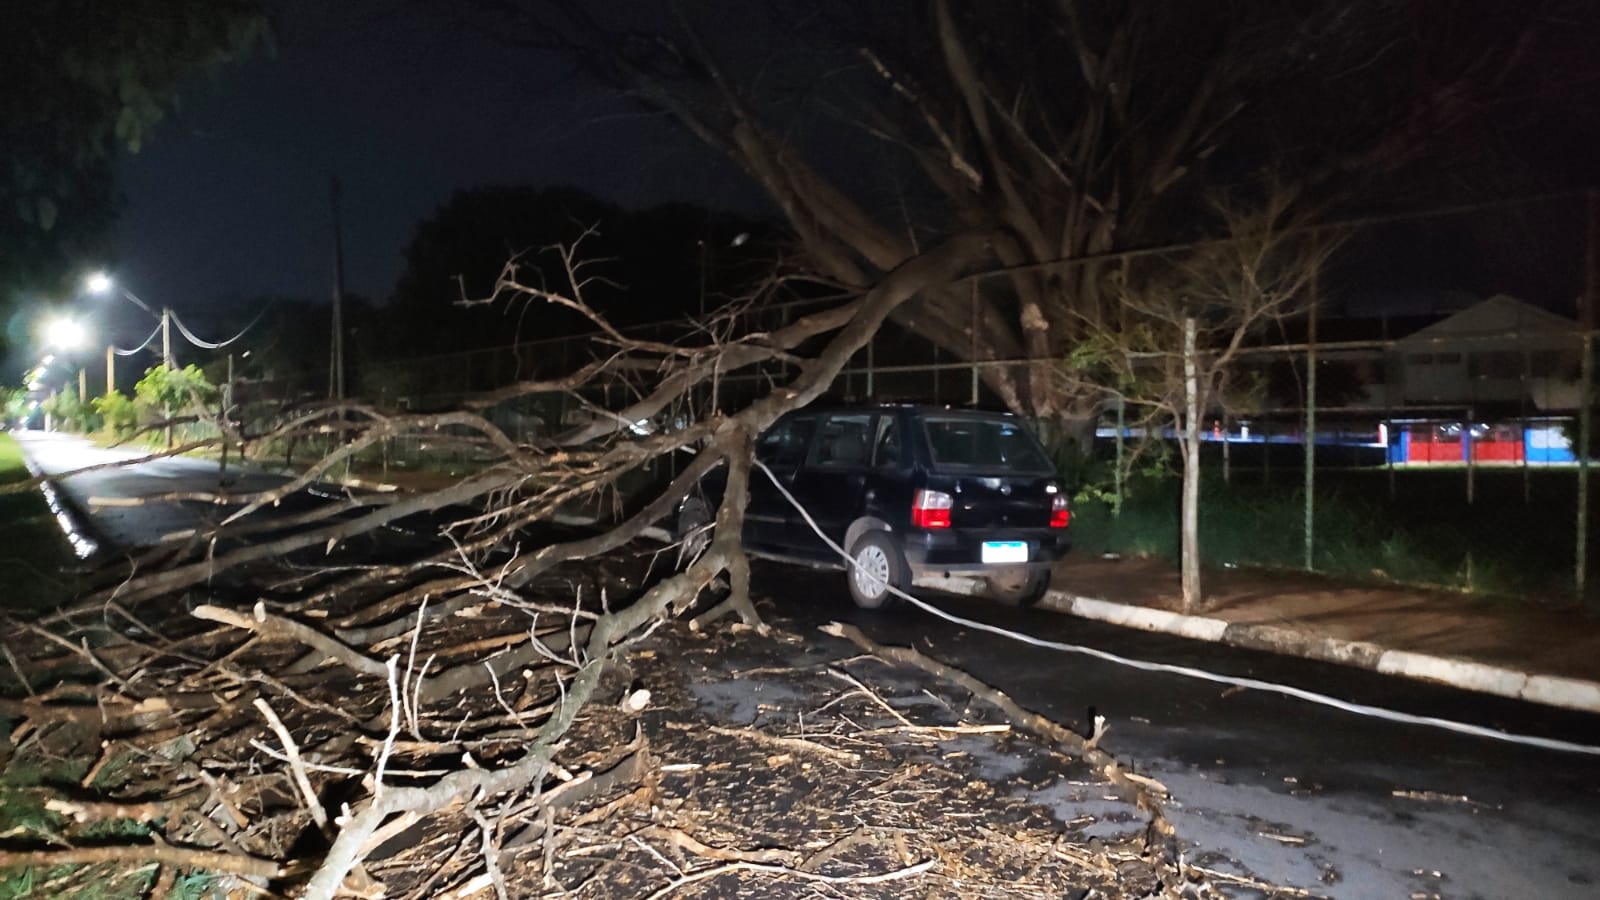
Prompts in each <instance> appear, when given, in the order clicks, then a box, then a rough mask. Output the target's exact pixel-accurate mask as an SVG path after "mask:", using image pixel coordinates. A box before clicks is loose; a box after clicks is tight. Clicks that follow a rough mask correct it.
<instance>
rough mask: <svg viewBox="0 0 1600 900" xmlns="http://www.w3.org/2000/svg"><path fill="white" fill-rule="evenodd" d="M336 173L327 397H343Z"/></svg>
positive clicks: (333, 179)
mask: <svg viewBox="0 0 1600 900" xmlns="http://www.w3.org/2000/svg"><path fill="white" fill-rule="evenodd" d="M339 194H340V187H339V176H337V175H334V176H330V177H329V179H328V204H329V206H330V207H331V208H332V210H333V341H332V343H331V344H330V347H329V353H328V396H329V397H330V398H332V399H334V400H343V399H344V228H343V226H342V224H341V221H340V218H339Z"/></svg>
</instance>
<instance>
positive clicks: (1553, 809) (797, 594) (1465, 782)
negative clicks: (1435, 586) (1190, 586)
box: [754, 565, 1600, 898]
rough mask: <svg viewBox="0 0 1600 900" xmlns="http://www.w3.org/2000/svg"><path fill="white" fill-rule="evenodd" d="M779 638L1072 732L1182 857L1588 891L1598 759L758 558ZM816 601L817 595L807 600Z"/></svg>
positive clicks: (1406, 684)
mask: <svg viewBox="0 0 1600 900" xmlns="http://www.w3.org/2000/svg"><path fill="white" fill-rule="evenodd" d="M755 577H756V583H755V588H754V589H755V591H756V592H757V594H758V596H762V595H764V596H770V597H771V598H772V600H773V602H774V603H775V604H776V607H777V610H778V613H779V616H780V617H781V618H783V619H791V618H792V619H793V623H792V627H795V628H796V629H798V630H801V631H814V630H815V627H816V626H818V625H821V624H823V623H825V622H827V621H829V620H832V619H842V620H845V621H849V622H852V623H854V624H856V625H858V626H859V627H861V628H862V629H863V630H864V631H866V632H867V633H868V634H869V635H870V636H872V637H873V638H874V639H875V640H878V641H880V642H883V643H890V644H908V645H914V646H916V647H917V648H918V649H919V650H921V651H923V652H924V653H927V654H929V655H931V656H934V657H936V658H939V659H941V660H943V661H945V662H948V663H950V664H953V665H956V666H958V667H961V668H964V669H966V670H967V671H969V672H971V673H972V674H973V675H976V676H977V677H979V678H981V679H984V680H985V681H987V682H989V683H990V684H993V685H995V686H996V687H999V688H1000V689H1002V690H1003V691H1005V692H1006V693H1008V694H1010V695H1011V697H1012V698H1013V699H1014V700H1016V701H1017V702H1019V703H1020V704H1022V705H1023V706H1025V707H1027V708H1030V709H1033V710H1035V711H1037V712H1040V713H1043V714H1045V715H1047V716H1050V717H1051V718H1054V719H1056V720H1057V721H1059V722H1062V723H1063V724H1067V725H1069V726H1071V727H1074V728H1076V729H1079V730H1086V728H1085V723H1087V722H1088V721H1090V720H1091V719H1092V717H1093V715H1094V714H1096V713H1097V714H1099V715H1103V716H1105V717H1106V719H1107V722H1108V724H1109V727H1110V730H1109V732H1108V734H1107V735H1106V737H1105V738H1104V739H1103V740H1102V741H1101V746H1102V747H1104V748H1106V749H1107V750H1109V751H1110V752H1112V753H1114V754H1115V755H1116V756H1117V757H1118V758H1120V759H1122V760H1124V761H1126V762H1128V763H1130V764H1132V765H1133V766H1134V767H1135V768H1136V770H1137V771H1139V772H1141V773H1143V774H1145V775H1148V776H1150V777H1153V778H1155V779H1156V780H1158V781H1160V782H1162V783H1163V784H1165V785H1166V786H1167V787H1168V788H1169V789H1170V790H1171V791H1172V797H1173V799H1172V801H1171V803H1170V804H1169V806H1168V808H1167V812H1168V815H1169V816H1170V817H1171V819H1172V821H1173V823H1174V824H1175V825H1176V826H1177V829H1178V834H1179V836H1180V837H1182V838H1183V839H1184V840H1185V841H1189V842H1192V843H1193V844H1194V845H1195V846H1194V849H1193V850H1192V853H1193V856H1192V861H1194V862H1198V863H1200V864H1202V865H1206V866H1209V867H1213V868H1230V865H1229V864H1228V862H1227V861H1228V860H1233V861H1237V862H1238V863H1239V864H1241V865H1242V866H1243V867H1244V869H1245V870H1247V871H1248V872H1249V873H1251V874H1253V875H1254V876H1255V877H1257V878H1260V879H1262V880H1265V881H1268V882H1273V883H1277V884H1283V885H1293V886H1295V887H1299V888H1303V889H1306V890H1308V891H1310V892H1311V893H1313V894H1317V895H1326V896H1335V897H1412V896H1416V897H1434V896H1438V897H1458V898H1472V897H1482V898H1496V897H1546V898H1558V897H1573V898H1577V897H1592V896H1594V895H1595V892H1596V890H1597V887H1596V886H1597V885H1600V851H1597V849H1596V847H1597V845H1596V842H1595V837H1594V836H1595V835H1596V834H1597V833H1600V784H1597V778H1600V757H1596V756H1588V755H1579V754H1570V753H1556V752H1550V751H1544V750H1539V749H1534V748H1529V747H1522V746H1518V745H1516V744H1512V743H1504V742H1498V741H1491V740H1485V739H1481V738H1473V737H1469V736H1464V735H1457V734H1453V733H1450V732H1446V731H1442V730H1438V729H1433V728H1424V727H1417V726H1410V725H1400V724H1396V723H1392V722H1386V721H1382V720H1378V719H1374V718H1368V717H1363V716H1358V715H1353V714H1350V713H1346V712H1341V711H1339V710H1335V709H1330V708H1326V707H1322V706H1318V705H1314V704H1310V703H1306V702H1303V701H1299V700H1293V699H1289V698H1286V697H1283V696H1280V695H1275V694H1268V693H1263V692H1258V691H1248V690H1239V689H1237V688H1229V687H1226V686H1223V685H1217V684H1212V683H1207V682H1203V681H1197V680H1194V679H1189V678H1183V677H1178V676H1174V675H1167V674H1158V673H1149V672H1142V671H1138V670H1135V669H1132V668H1128V667H1125V666H1120V665H1117V664H1114V663H1109V662H1104V661H1101V660H1097V659H1093V658H1090V657H1086V656H1082V655H1077V654H1068V653H1062V652H1058V651H1052V650H1047V649H1041V648H1037V647H1031V646H1028V645H1025V644H1021V643H1018V642H1015V641H1012V640H1008V639H1006V638H1003V637H1000V636H997V635H993V634H987V633H984V632H980V631H975V630H972V629H968V628H962V627H959V626H956V625H953V624H951V623H948V622H945V621H942V620H940V619H938V618H936V617H934V616H932V615H930V614H927V613H924V612H921V611H919V610H915V609H906V608H901V609H897V610H892V611H889V612H877V613H873V612H867V611H863V610H857V609H855V608H854V607H853V606H852V605H851V604H850V603H849V599H848V596H847V595H846V593H845V590H844V586H843V577H842V576H841V575H837V574H830V573H811V572H802V571H800V570H795V569H789V568H784V567H779V566H776V565H767V566H757V569H756V576H755ZM819 598H827V599H826V601H825V602H819ZM936 605H938V606H940V607H941V608H945V609H948V610H949V611H951V612H953V613H955V614H957V615H960V616H963V617H966V618H972V619H977V620H980V621H983V622H986V623H990V624H995V625H999V626H1001V627H1004V628H1007V629H1010V630H1015V631H1020V632H1025V633H1028V634H1031V635H1034V636H1037V637H1042V638H1046V639H1051V640H1056V641H1062V642H1066V643H1077V644H1082V645H1085V646H1089V647H1093V648H1096V649H1099V650H1104V651H1108V652H1111V653H1115V654H1118V655H1121V656H1126V657H1130V658H1134V659H1140V660H1146V661H1153V662H1164V663H1170V664H1176V665H1184V666H1192V667H1196V668H1201V669H1205V670H1207V671H1211V672H1217V673H1224V674H1232V675H1242V676H1249V677H1254V678H1259V679H1263V680H1267V681H1273V682H1276V683H1282V684H1288V685H1292V686H1296V687H1300V688H1304V689H1308V690H1313V691H1317V692H1321V693H1326V694H1331V695H1333V696H1336V697H1338V698H1341V699H1346V700H1351V701H1356V702H1360V703H1365V704H1370V705H1374V706H1381V707H1385V708H1389V709H1394V710H1399V711H1404V712H1410V713H1415V714H1423V715H1431V716H1437V717H1441V718H1446V719H1451V720H1454V721H1460V722H1467V723H1474V724H1479V725H1485V726H1489V727H1493V728H1496V729H1500V730H1504V731H1508V732H1512V733H1520V734H1532V735H1542V736H1547V737H1556V738H1562V739H1566V740H1571V741H1578V742H1583V743H1589V744H1600V717H1595V716H1585V715H1583V714H1579V713H1568V712H1563V711H1559V710H1553V709H1547V708H1543V707H1537V706H1532V705H1528V704H1522V703H1517V702H1512V701H1504V700H1498V699H1496V698H1492V697H1487V696H1483V695H1479V694H1472V693H1467V692H1463V691H1457V690H1452V689H1448V688H1442V687H1433V686H1430V685H1426V684H1421V683H1418V682H1414V681H1408V680H1405V679H1398V678H1390V677H1386V676H1381V675H1376V674H1374V673H1371V672H1366V671H1362V670H1357V669H1350V668H1345V667H1342V666H1335V665H1331V664H1326V663H1318V662H1314V661H1308V660H1301V659H1295V658H1291V657H1283V656H1276V655H1271V654H1264V653H1258V652H1253V651H1248V650H1242V649H1238V648H1233V647H1227V646H1223V645H1218V644H1208V643H1202V642H1198V641H1188V640H1184V639H1181V638H1173V637H1168V636H1165V635H1156V634H1149V633H1145V632H1140V631H1134V630H1130V629H1124V628H1117V627H1113V626H1108V625H1103V624H1100V623H1096V622H1090V621H1086V620H1081V619H1074V618H1069V617H1065V616H1060V615H1057V614H1054V613H1049V612H1032V613H1029V612H1017V611H1015V610H1009V609H1005V608H1001V607H997V606H995V605H993V604H985V603H983V602H981V601H976V600H965V599H960V598H954V597H939V598H937V599H936Z"/></svg>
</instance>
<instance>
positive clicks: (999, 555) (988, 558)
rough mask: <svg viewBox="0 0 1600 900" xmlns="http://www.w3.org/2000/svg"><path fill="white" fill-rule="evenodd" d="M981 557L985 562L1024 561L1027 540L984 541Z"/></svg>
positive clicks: (1025, 559)
mask: <svg viewBox="0 0 1600 900" xmlns="http://www.w3.org/2000/svg"><path fill="white" fill-rule="evenodd" d="M982 559H983V561H984V562H986V563H1025V562H1027V561H1028V543H1027V541H984V542H983V556H982Z"/></svg>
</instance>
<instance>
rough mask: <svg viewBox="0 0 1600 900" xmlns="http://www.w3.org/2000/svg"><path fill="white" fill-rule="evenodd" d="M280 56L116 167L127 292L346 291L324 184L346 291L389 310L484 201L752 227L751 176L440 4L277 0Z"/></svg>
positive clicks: (151, 297) (190, 299) (255, 62)
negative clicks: (423, 247)
mask: <svg viewBox="0 0 1600 900" xmlns="http://www.w3.org/2000/svg"><path fill="white" fill-rule="evenodd" d="M273 7H274V10H275V22H274V27H275V31H276V38H277V40H276V44H277V48H276V53H274V54H259V55H258V56H257V57H256V58H254V59H252V60H250V61H248V62H246V63H243V64H241V65H235V66H231V67H228V68H225V69H222V70H220V71H219V72H218V73H217V74H215V75H214V76H210V77H207V78H204V79H201V80H199V81H197V82H195V83H193V84H191V85H189V86H188V87H187V88H186V89H185V90H184V92H183V98H182V100H183V108H182V110H181V112H180V113H179V115H178V116H177V117H175V118H174V119H172V120H170V121H168V122H167V123H165V125H164V127H162V128H161V129H159V130H158V131H157V132H156V134H155V135H154V139H153V140H152V141H151V142H150V143H149V144H148V146H146V147H145V148H144V149H143V151H142V152H140V153H139V154H137V155H133V156H129V157H127V158H126V159H125V160H124V161H123V163H122V165H121V167H120V170H119V177H120V186H121V189H122V192H123V195H124V197H125V200H126V206H125V209H124V213H123V217H122V220H121V224H120V226H119V229H118V237H117V242H116V248H117V254H118V258H117V259H116V260H115V261H114V262H115V264H116V269H117V272H118V274H119V277H120V278H121V280H122V282H123V283H124V284H125V285H127V287H129V288H130V289H132V290H133V291H134V292H135V293H138V294H140V295H141V296H143V297H144V298H145V299H146V300H147V301H150V302H152V303H160V304H169V305H171V306H173V307H174V308H175V309H178V310H179V311H180V312H181V311H182V310H185V309H193V310H199V309H204V308H206V307H208V306H211V305H214V304H217V303H233V302H238V301H241V300H249V299H252V298H256V297H261V296H269V295H282V296H290V297H310V298H324V297H327V296H329V295H330V294H331V291H332V271H333V264H332V258H333V251H332V226H331V214H330V212H329V204H328V180H329V176H330V175H335V174H336V175H338V177H339V178H340V180H341V181H342V183H343V195H344V200H343V207H344V221H345V229H344V231H345V258H346V290H347V291H348V292H350V293H353V294H360V295H364V296H367V297H372V298H375V299H382V298H384V297H386V296H387V295H388V293H389V292H390V290H391V289H392V288H393V286H394V283H395V279H396V278H397V276H398V274H399V272H400V268H401V265H402V260H401V255H400V254H401V250H402V248H403V247H404V245H405V243H406V242H407V240H408V239H409V238H410V235H411V233H412V231H413V229H414V227H415V225H416V223H417V222H418V220H419V219H421V218H423V217H425V216H427V215H428V214H429V213H430V212H432V211H433V210H434V209H435V208H436V207H437V206H438V205H439V204H441V203H443V202H444V201H445V199H446V198H447V197H448V196H449V195H450V193H451V192H452V191H453V190H455V189H457V188H463V187H470V186H474V185H482V184H497V183H505V184H533V185H554V184H573V185H576V186H578V187H581V188H584V189H586V190H589V191H591V192H594V193H596V194H599V195H600V196H602V197H603V198H605V199H608V200H612V201H614V202H617V203H620V204H623V205H627V206H644V205H650V204H654V203H659V202H665V201H672V200H682V201H689V202H693V203H698V204H702V205H706V206H711V207H717V208H728V209H733V210H736V211H751V210H753V209H755V208H757V204H758V202H759V201H758V200H757V199H756V197H755V194H754V192H753V190H752V189H751V188H750V187H749V185H748V183H747V182H746V181H745V180H744V178H743V176H742V175H741V174H740V173H739V172H738V171H737V170H735V169H733V168H732V167H731V166H730V165H729V164H728V163H726V162H725V161H723V160H722V159H721V158H720V157H719V156H717V155H716V154H714V153H712V152H710V151H708V150H707V149H706V148H705V147H704V146H703V145H700V144H698V143H697V142H695V141H694V140H693V139H692V138H690V137H689V136H688V135H686V134H685V133H683V132H682V131H680V130H678V129H677V128H676V126H674V125H672V124H671V123H670V122H668V121H666V120H665V119H663V118H660V117H657V116H652V115H648V114H645V113H643V112H641V111H640V109H639V108H638V107H637V106H636V105H634V104H631V103H629V102H628V101H627V99H626V98H624V97H621V96H618V95H616V94H614V93H613V92H611V91H610V90H608V89H606V88H604V87H601V86H599V85H597V84H595V83H593V82H591V81H588V80H586V79H582V78H579V77H576V76H574V75H573V73H572V72H571V70H570V67H569V66H568V65H567V64H566V63H564V62H563V61H561V60H559V59H556V58H553V57H551V56H550V55H549V54H546V53H541V52H536V51H519V50H516V49H514V48H511V47H509V46H508V45H506V44H504V43H501V42H499V41H496V40H493V39H491V38H488V37H485V36H483V35H481V34H478V33H475V32H470V31H469V30H467V29H465V28H463V27H461V26H460V25H459V23H457V22H456V21H455V20H454V19H453V17H452V13H451V12H450V10H449V7H450V5H449V4H443V3H401V2H395V3H372V2H355V3H348V4H347V3H323V2H317V0H279V2H276V3H274V4H273Z"/></svg>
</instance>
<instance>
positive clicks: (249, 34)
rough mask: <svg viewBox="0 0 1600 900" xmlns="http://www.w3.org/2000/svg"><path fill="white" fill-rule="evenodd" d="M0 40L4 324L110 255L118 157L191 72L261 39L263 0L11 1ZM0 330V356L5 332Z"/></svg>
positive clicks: (172, 100)
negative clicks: (12, 312)
mask: <svg viewBox="0 0 1600 900" xmlns="http://www.w3.org/2000/svg"><path fill="white" fill-rule="evenodd" d="M4 33H5V34H4V37H3V38H0V84H4V85H5V87H4V89H3V90H0V322H4V321H5V320H6V318H7V317H6V316H5V315H4V313H5V312H6V311H8V310H9V308H10V307H11V305H12V304H13V302H14V298H15V295H16V294H17V292H19V291H23V290H30V289H32V290H49V289H51V288H56V287H59V286H60V285H61V284H62V283H63V281H64V280H65V279H66V278H67V277H69V276H70V275H72V274H75V273H72V272H71V269H72V267H73V266H75V265H78V264H81V261H82V260H85V259H91V258H95V257H103V255H104V254H103V250H104V243H105V239H106V237H107V234H108V232H109V230H110V227H111V225H112V223H113V222H114V220H115V218H116V213H117V203H116V194H115V190H114V187H115V186H114V179H113V174H112V171H113V165H114V163H115V160H116V156H117V153H118V152H119V151H121V150H123V149H126V150H129V151H132V152H137V151H138V150H139V148H140V146H141V145H142V144H143V143H144V142H145V140H146V138H147V137H148V135H149V134H150V132H151V130H152V129H153V128H154V126H155V125H156V124H157V123H158V122H160V121H161V119H162V118H164V117H165V116H166V114H167V113H168V112H169V111H170V110H171V109H173V108H174V106H175V105H176V102H177V89H178V86H179V84H180V83H181V82H182V81H183V79H185V78H188V77H190V76H191V75H193V74H195V73H196V72H199V71H204V70H206V69H208V68H211V67H213V66H216V65H220V64H222V63H225V62H227V61H230V60H234V59H237V58H238V57H240V56H241V55H243V54H245V53H248V52H250V51H251V50H252V49H253V48H254V47H256V46H257V45H258V44H260V43H262V42H263V40H264V39H265V37H266V34H267V23H266V17H265V14H264V11H263V8H262V5H261V4H260V3H259V2H256V0H128V2H119V3H102V2H95V0H60V2H50V3H22V4H9V5H8V6H7V10H6V25H5V29H4ZM17 337H18V335H16V334H9V335H8V334H7V333H5V332H4V331H0V355H3V353H4V352H5V350H6V349H7V339H8V338H10V339H12V340H15V339H16V338H17Z"/></svg>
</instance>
